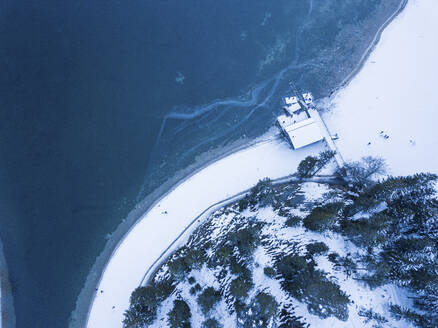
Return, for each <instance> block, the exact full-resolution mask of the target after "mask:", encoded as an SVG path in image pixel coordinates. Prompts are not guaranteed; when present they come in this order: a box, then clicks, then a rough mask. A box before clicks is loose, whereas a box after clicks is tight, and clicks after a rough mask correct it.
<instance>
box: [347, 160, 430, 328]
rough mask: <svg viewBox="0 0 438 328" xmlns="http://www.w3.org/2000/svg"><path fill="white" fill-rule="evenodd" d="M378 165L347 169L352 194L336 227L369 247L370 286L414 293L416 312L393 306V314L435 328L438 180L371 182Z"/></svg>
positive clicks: (412, 178) (414, 178)
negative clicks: (394, 287)
mask: <svg viewBox="0 0 438 328" xmlns="http://www.w3.org/2000/svg"><path fill="white" fill-rule="evenodd" d="M359 166H360V168H358V167H359ZM382 167H383V165H382V162H381V161H380V160H379V161H374V160H372V159H368V160H366V161H365V162H364V164H362V165H354V168H353V170H351V166H350V167H349V168H347V171H348V170H349V169H350V172H353V174H352V176H353V178H352V179H351V180H350V181H353V184H354V187H355V190H356V192H357V193H355V194H354V196H352V197H351V198H352V201H353V202H352V204H350V205H349V206H347V207H346V208H345V210H344V212H343V213H342V214H341V218H340V220H339V222H340V224H339V229H340V231H341V233H343V234H344V235H346V236H347V237H348V238H349V239H350V240H351V241H353V242H354V243H356V244H357V245H358V246H361V247H367V249H368V253H369V255H368V256H364V258H363V262H364V263H365V264H367V267H368V269H369V270H368V272H367V273H365V274H364V275H363V277H362V278H363V279H364V280H365V281H367V282H368V283H370V284H371V285H373V286H376V285H381V284H384V283H391V282H392V283H395V284H397V285H399V286H401V287H406V288H408V289H410V290H411V291H412V292H414V294H415V297H414V306H415V309H403V308H400V307H393V309H394V312H395V313H396V315H397V316H400V317H404V318H405V319H408V320H410V321H412V322H413V323H414V324H416V325H418V326H420V327H437V326H438V312H437V310H438V257H437V254H438V200H437V189H436V183H437V180H438V177H437V176H436V175H434V174H429V173H419V174H414V175H412V176H404V177H403V176H402V177H388V178H385V179H382V180H380V181H375V180H372V179H370V176H371V175H372V174H375V173H377V174H380V173H381V172H382V171H381V170H382ZM370 174H371V175H370ZM356 177H359V178H358V179H356ZM361 213H362V214H363V216H364V217H363V218H361V217H360V214H361ZM354 214H356V217H355V218H354V219H353V218H351V216H352V215H354ZM357 215H359V217H357Z"/></svg>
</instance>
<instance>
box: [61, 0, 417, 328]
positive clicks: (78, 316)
mask: <svg viewBox="0 0 438 328" xmlns="http://www.w3.org/2000/svg"><path fill="white" fill-rule="evenodd" d="M407 3H408V0H401V2H400V6H399V8H398V9H397V10H396V11H395V12H394V13H393V14H392V15H391V16H390V17H389V18H388V19H387V20H386V21H385V23H384V24H383V25H382V26H381V27H380V28H379V30H378V31H377V32H376V34H375V36H374V39H373V42H372V43H371V44H370V46H369V47H368V48H367V50H366V51H365V53H364V54H363V56H362V57H361V60H360V62H359V64H358V65H357V66H356V67H355V68H354V69H353V71H352V72H351V73H350V74H349V75H348V76H347V78H346V79H344V80H343V82H342V83H341V84H340V85H339V87H338V88H337V89H335V90H336V91H339V90H340V89H342V88H344V87H346V86H347V85H348V84H349V83H350V81H351V80H352V79H353V78H354V77H355V76H356V75H357V73H358V72H360V70H361V69H362V68H363V66H364V64H365V62H366V61H367V59H368V58H369V56H370V54H371V53H372V52H373V51H374V49H375V47H376V45H377V44H378V43H379V40H380V38H381V35H382V33H383V31H384V30H385V28H386V27H387V26H388V25H389V24H390V23H391V22H392V21H393V20H394V19H395V18H396V17H398V15H399V14H400V13H401V12H402V11H403V9H404V8H405V7H406V4H407ZM336 93H337V92H336ZM240 142H241V141H240ZM257 142H263V141H255V142H253V143H244V144H240V145H237V146H236V145H234V144H233V145H231V146H230V149H229V150H227V151H225V152H224V153H223V154H222V155H221V156H220V157H219V158H211V159H210V160H207V161H205V162H204V163H203V164H200V165H199V164H197V163H195V164H194V165H192V166H190V167H188V168H186V169H184V170H182V171H180V172H179V173H177V174H176V176H175V177H174V178H173V179H170V180H168V181H167V182H166V183H165V184H163V185H162V186H161V187H160V188H159V189H157V190H155V191H154V192H153V193H151V194H150V195H148V196H147V197H146V198H145V199H144V200H143V201H142V202H141V203H140V205H139V206H137V207H136V208H135V209H134V210H133V211H131V213H130V214H129V215H128V217H127V218H126V219H125V220H124V221H123V222H122V223H121V224H120V225H119V226H118V227H117V229H116V230H115V231H114V233H113V234H112V236H111V238H110V240H109V241H108V242H107V245H106V246H105V249H104V251H103V252H102V253H101V254H100V255H99V256H98V257H97V259H96V262H95V264H94V265H93V267H92V269H91V271H90V274H89V275H88V277H87V280H86V283H85V286H84V287H83V289H82V290H81V293H80V295H79V297H78V299H77V302H76V308H75V310H74V311H73V312H72V315H71V319H70V323H69V327H71V328H76V327H85V326H86V325H87V323H88V320H89V316H90V313H91V308H92V305H93V302H94V299H95V297H96V291H97V289H96V286H99V284H100V282H101V280H102V277H103V275H104V272H105V270H106V268H107V266H108V263H109V261H110V260H111V258H112V257H113V255H114V253H115V252H116V251H117V249H118V247H119V246H120V245H121V243H122V242H123V241H124V239H125V238H126V236H127V235H128V234H129V233H130V232H131V231H132V229H133V228H134V227H135V225H136V224H137V223H139V221H141V220H142V218H143V216H144V215H145V213H147V211H149V210H150V209H151V208H153V207H154V205H155V204H157V203H159V201H160V200H161V199H163V198H164V197H166V195H168V194H169V193H171V192H172V191H173V190H174V189H175V188H177V187H178V186H179V185H180V184H182V183H184V182H185V181H186V180H188V179H190V178H191V177H192V176H194V175H196V174H197V173H198V172H200V171H202V170H203V169H204V168H206V167H208V166H209V165H211V164H212V163H215V162H216V161H219V160H220V159H223V158H225V157H227V156H229V155H231V154H233V153H236V152H238V151H240V150H243V149H246V148H248V147H251V146H253V145H254V144H257ZM237 143H239V141H237ZM207 156H208V155H207ZM190 170H191V171H190ZM187 172H189V173H187ZM190 172H191V173H190Z"/></svg>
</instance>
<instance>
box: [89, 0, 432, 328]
mask: <svg viewBox="0 0 438 328" xmlns="http://www.w3.org/2000/svg"><path fill="white" fill-rule="evenodd" d="M437 16H438V2H436V0H411V1H410V2H409V3H408V5H407V7H406V9H405V10H404V11H403V12H402V14H401V15H400V16H398V18H396V19H395V20H394V21H393V22H392V23H391V24H390V25H389V27H388V28H387V29H386V30H385V31H384V32H383V34H382V37H381V40H380V43H379V44H378V45H377V47H376V48H375V49H374V51H373V53H372V54H371V55H370V57H369V58H368V60H367V62H366V64H365V65H364V66H363V68H362V70H361V71H360V72H359V73H358V75H357V76H356V77H355V78H354V79H353V80H352V81H351V83H350V84H349V85H348V86H347V87H346V88H345V89H342V90H341V91H340V92H339V93H337V94H336V96H335V97H334V99H332V106H331V111H330V112H327V113H324V114H323V119H324V120H325V122H326V124H327V126H328V127H329V129H330V132H331V133H332V134H334V133H338V135H339V137H340V139H339V140H338V141H337V147H338V149H339V150H340V152H341V154H342V155H343V157H344V159H346V160H357V159H359V158H360V157H362V156H366V155H373V156H382V157H383V158H385V159H386V160H387V163H388V166H389V167H390V169H391V172H390V173H392V174H412V173H415V172H418V171H431V172H435V173H438V151H436V148H438V132H437V131H436V128H435V125H436V122H437V118H438V100H437V99H438V98H437V97H434V89H435V86H436V85H438V65H437V64H436V63H435V60H436V58H438V35H437V32H436V31H438V26H437V25H438V21H437V20H436V19H435V17H437ZM381 131H383V133H382V134H380V132H381ZM385 135H387V136H389V137H388V138H385V137H384V136H385ZM369 143H370V144H369ZM322 149H323V146H322V144H319V145H313V146H311V147H308V148H305V149H303V150H299V151H291V150H290V148H289V147H288V146H287V145H286V144H285V143H284V142H282V141H278V140H273V141H270V142H265V143H260V144H257V145H255V146H252V147H250V148H248V149H245V150H242V151H239V152H237V153H235V154H232V155H230V156H228V157H225V158H223V159H221V160H219V161H217V162H215V163H213V164H211V165H209V166H208V167H206V168H205V169H203V170H201V171H199V172H197V173H196V174H194V175H192V176H191V177H189V178H188V179H186V180H184V181H183V182H182V183H181V184H179V185H178V186H176V187H175V188H174V189H172V190H171V191H170V192H169V193H168V194H166V195H165V196H164V197H163V198H161V199H160V201H158V202H157V203H156V204H155V205H154V206H153V207H152V208H151V209H150V210H149V211H148V212H147V213H146V214H145V215H144V216H143V217H142V218H141V219H140V220H139V221H138V222H137V224H136V225H135V226H134V227H133V228H132V229H131V230H130V231H129V232H128V233H127V234H126V236H125V238H124V239H123V240H122V241H121V242H120V244H119V246H118V248H117V249H116V250H115V252H114V254H113V256H112V257H111V259H110V261H109V262H108V264H107V266H106V269H105V270H104V272H103V275H102V277H101V280H100V283H99V286H98V287H97V292H96V296H95V298H94V300H93V303H92V307H91V310H90V313H89V320H88V325H87V326H88V327H120V326H121V320H122V319H123V312H124V310H125V309H127V307H128V305H129V296H130V294H131V292H132V291H133V290H134V289H135V288H136V287H137V286H138V285H139V284H140V282H141V280H142V278H143V275H144V273H145V271H146V270H147V269H148V267H149V266H150V265H151V264H152V263H153V262H154V261H155V260H156V259H157V258H158V257H159V256H160V254H161V253H162V252H163V251H164V250H165V249H166V248H167V247H168V246H169V245H170V244H171V243H172V241H173V240H174V239H175V238H176V237H177V236H178V235H179V233H180V232H181V231H183V230H184V228H185V227H186V226H187V225H188V224H189V223H190V222H191V220H192V219H193V218H194V217H196V216H197V215H199V214H200V213H201V212H202V211H203V210H204V209H206V208H207V207H209V206H210V205H211V204H214V203H216V202H219V201H221V200H223V199H225V198H227V197H229V196H231V195H234V194H236V193H239V192H240V191H242V190H245V189H247V188H250V187H251V186H253V185H254V184H256V183H257V181H258V180H259V179H262V178H264V177H270V178H272V179H274V178H278V177H282V176H286V175H288V174H291V173H293V172H294V171H295V169H296V166H297V164H298V163H299V161H300V160H302V159H303V158H304V157H305V156H307V155H309V154H316V153H317V152H319V151H321V150H322Z"/></svg>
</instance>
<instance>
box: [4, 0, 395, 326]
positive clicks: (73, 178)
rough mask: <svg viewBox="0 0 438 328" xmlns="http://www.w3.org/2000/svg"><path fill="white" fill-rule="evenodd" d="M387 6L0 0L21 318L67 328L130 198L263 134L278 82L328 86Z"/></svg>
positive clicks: (302, 0)
mask: <svg viewBox="0 0 438 328" xmlns="http://www.w3.org/2000/svg"><path fill="white" fill-rule="evenodd" d="M398 3H399V0H354V1H353V0H350V1H347V0H345V1H311V0H276V1H268V0H222V1H217V0H185V1H181V0H160V1H151V0H142V1H140V0H129V1H121V0H120V1H118V0H107V1H89V0H87V1H85V0H77V1H58V0H56V1H55V0H43V1H33V0H26V1H24V0H3V1H1V3H0V237H1V239H2V241H3V243H4V249H5V255H6V259H7V263H8V266H9V274H10V280H11V283H12V287H13V296H14V306H15V314H16V323H17V327H20V328H21V327H23V328H28V327H33V328H39V327H44V328H49V327H66V326H67V325H68V320H69V317H70V314H71V312H72V311H73V309H74V308H75V302H76V298H77V297H78V294H79V292H80V290H81V288H82V287H83V285H84V282H85V280H86V277H87V274H88V272H89V270H90V268H91V267H92V265H93V263H94V261H95V259H96V257H97V256H98V255H99V254H100V252H101V251H102V250H103V249H104V246H105V243H106V237H105V236H107V234H109V233H111V232H112V231H114V229H115V228H116V227H117V225H118V224H119V223H120V222H121V221H122V220H123V219H124V218H125V217H126V215H127V214H128V212H129V211H130V210H131V209H132V208H133V207H134V206H135V205H136V203H137V202H138V201H140V200H141V199H142V198H143V197H145V196H147V195H148V194H149V193H150V192H151V191H152V190H154V189H155V188H157V187H159V186H160V185H161V184H162V183H163V182H164V181H165V180H166V179H167V178H168V177H170V176H172V175H174V174H175V173H176V172H178V170H180V169H182V168H184V167H186V166H188V165H189V164H192V163H193V162H194V159H195V157H196V156H198V155H200V154H202V153H204V152H205V151H207V150H210V149H212V148H219V149H220V147H223V146H227V145H229V144H231V143H232V142H233V141H235V140H237V139H239V138H243V137H246V138H252V137H255V136H258V135H261V134H262V133H264V132H265V131H266V130H267V129H269V128H270V127H271V126H272V123H273V121H274V118H275V115H276V114H277V113H278V111H279V110H280V100H281V96H282V95H283V94H285V92H287V90H288V81H290V80H293V81H294V82H295V83H296V84H297V85H298V86H299V87H300V88H301V89H303V90H304V89H306V90H311V91H312V92H313V93H314V94H315V95H316V96H317V97H322V96H326V95H327V94H329V92H330V91H331V90H332V89H333V88H334V87H336V86H338V85H339V83H340V81H342V79H343V78H345V76H347V74H348V73H349V72H350V71H351V70H352V69H353V67H354V66H355V65H356V64H357V63H358V60H359V58H360V56H361V55H362V53H363V51H364V50H365V48H366V47H367V46H368V45H369V43H370V42H371V40H372V38H373V36H374V33H375V32H376V31H377V29H378V28H379V26H380V25H381V24H382V22H383V21H384V20H385V19H386V18H387V17H388V16H389V15H390V14H391V13H392V12H393V11H394V10H395V8H396V7H397V6H398ZM218 153H220V151H218Z"/></svg>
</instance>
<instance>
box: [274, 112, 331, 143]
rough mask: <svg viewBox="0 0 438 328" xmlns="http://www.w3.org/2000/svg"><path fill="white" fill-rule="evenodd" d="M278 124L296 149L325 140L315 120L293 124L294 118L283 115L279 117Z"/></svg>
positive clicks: (310, 119)
mask: <svg viewBox="0 0 438 328" xmlns="http://www.w3.org/2000/svg"><path fill="white" fill-rule="evenodd" d="M278 123H279V124H280V127H281V128H282V130H283V132H284V133H285V134H286V135H287V137H288V139H289V141H290V142H291V144H292V146H293V147H294V149H298V148H301V147H304V146H307V145H310V144H313V143H315V142H317V141H320V140H322V139H323V136H322V133H321V130H320V128H319V125H318V124H317V123H316V122H315V121H314V120H313V118H308V119H306V120H303V121H300V122H298V123H293V120H292V118H290V117H288V116H286V115H281V116H279V117H278Z"/></svg>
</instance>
